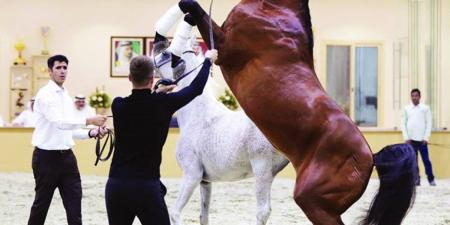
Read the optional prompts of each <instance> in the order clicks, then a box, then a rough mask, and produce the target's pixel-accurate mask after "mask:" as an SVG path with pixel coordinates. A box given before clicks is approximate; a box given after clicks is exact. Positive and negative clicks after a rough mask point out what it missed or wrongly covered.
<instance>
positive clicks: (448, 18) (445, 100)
mask: <svg viewBox="0 0 450 225" xmlns="http://www.w3.org/2000/svg"><path fill="white" fill-rule="evenodd" d="M441 13H442V20H441V23H442V24H441V30H442V35H441V55H442V61H441V76H442V82H441V83H440V85H441V96H442V97H441V112H440V116H441V121H442V126H445V127H447V129H449V128H450V98H449V97H448V96H449V85H450V0H442V5H441Z"/></svg>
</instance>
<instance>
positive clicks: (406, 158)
mask: <svg viewBox="0 0 450 225" xmlns="http://www.w3.org/2000/svg"><path fill="white" fill-rule="evenodd" d="M374 163H375V167H376V169H377V172H378V175H379V177H380V188H379V190H378V193H377V195H376V196H375V198H374V199H373V201H372V204H371V206H370V209H369V211H368V213H367V216H366V218H365V219H364V220H363V221H362V224H363V225H399V224H400V223H401V222H402V220H403V218H404V217H405V216H406V214H407V213H408V210H409V209H410V208H411V207H412V206H413V204H414V199H415V192H416V185H415V179H416V177H417V160H416V153H415V152H414V149H413V148H412V147H411V146H410V145H408V144H397V145H390V146H386V147H384V148H383V149H382V150H381V151H380V152H378V153H377V154H375V155H374Z"/></svg>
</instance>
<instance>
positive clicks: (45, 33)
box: [41, 26, 50, 55]
mask: <svg viewBox="0 0 450 225" xmlns="http://www.w3.org/2000/svg"><path fill="white" fill-rule="evenodd" d="M49 33H50V27H47V26H44V27H41V34H42V37H43V39H44V49H42V51H41V54H42V55H48V54H49V51H48V35H49Z"/></svg>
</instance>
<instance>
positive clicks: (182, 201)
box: [170, 171, 203, 225]
mask: <svg viewBox="0 0 450 225" xmlns="http://www.w3.org/2000/svg"><path fill="white" fill-rule="evenodd" d="M202 175H203V172H199V173H198V174H197V173H196V174H187V173H186V171H185V174H184V175H183V178H182V179H181V188H180V192H179V193H178V197H177V201H176V203H175V206H174V208H173V209H172V210H171V212H170V220H171V222H172V225H180V224H181V211H182V210H183V208H184V206H186V204H187V202H188V201H189V199H190V198H191V196H192V193H193V192H194V190H195V188H196V187H197V185H198V184H199V183H200V181H201V180H202Z"/></svg>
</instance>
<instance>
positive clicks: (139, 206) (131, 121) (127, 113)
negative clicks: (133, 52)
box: [105, 50, 217, 225]
mask: <svg viewBox="0 0 450 225" xmlns="http://www.w3.org/2000/svg"><path fill="white" fill-rule="evenodd" d="M205 56H206V59H205V61H204V62H203V66H202V68H201V70H200V72H199V73H198V75H197V77H196V78H195V79H194V80H193V81H192V83H191V84H190V85H189V86H188V87H185V88H183V89H181V90H180V91H178V92H173V93H168V94H166V93H157V92H152V90H151V87H152V83H153V73H154V65H153V63H152V60H151V59H150V58H148V57H146V56H138V57H136V58H134V59H133V60H132V61H131V63H130V75H129V80H130V81H131V83H132V84H133V90H132V93H131V95H130V96H128V97H125V98H121V97H117V98H115V99H114V101H113V103H112V113H113V117H114V130H115V135H116V142H115V153H114V156H113V159H112V163H111V168H110V172H109V179H108V182H107V184H106V193H105V198H106V208H107V212H108V220H109V224H110V225H131V224H132V223H133V220H134V218H135V216H137V217H138V218H139V220H140V221H141V223H142V224H143V225H150V224H151V225H170V221H169V215H168V212H167V206H166V204H165V201H164V195H165V194H166V188H165V187H164V185H163V184H162V183H161V181H160V169H159V167H160V164H161V151H162V148H163V145H164V143H165V141H166V138H167V133H168V130H169V123H170V119H171V117H172V114H173V113H174V112H175V111H177V110H178V109H180V108H181V107H183V106H184V105H186V104H187V103H189V102H190V101H191V100H193V99H194V98H195V97H196V96H198V95H200V94H201V93H202V92H203V88H204V86H205V84H206V81H207V80H208V76H209V70H210V67H211V64H212V62H213V61H214V60H215V59H216V58H217V51H216V50H210V51H208V52H207V53H206V55H205ZM190 76H193V75H190Z"/></svg>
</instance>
